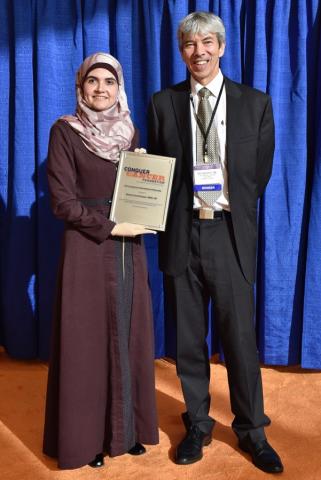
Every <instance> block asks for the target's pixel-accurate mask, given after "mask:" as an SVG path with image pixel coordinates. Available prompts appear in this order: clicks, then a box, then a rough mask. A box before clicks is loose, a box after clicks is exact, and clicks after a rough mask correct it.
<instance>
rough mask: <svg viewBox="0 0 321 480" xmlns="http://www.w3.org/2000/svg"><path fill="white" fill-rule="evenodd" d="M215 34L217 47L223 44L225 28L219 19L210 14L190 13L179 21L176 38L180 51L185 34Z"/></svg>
mask: <svg viewBox="0 0 321 480" xmlns="http://www.w3.org/2000/svg"><path fill="white" fill-rule="evenodd" d="M198 33H200V34H202V35H206V34H207V33H216V36H217V40H218V43H219V46H221V45H222V43H224V44H225V27H224V23H223V22H222V20H221V18H220V17H218V16H217V15H214V13H211V12H192V13H190V14H189V15H187V16H186V17H184V18H183V20H181V22H180V24H179V26H178V30H177V38H178V44H179V48H180V50H182V48H183V38H184V35H186V34H192V35H196V34H198Z"/></svg>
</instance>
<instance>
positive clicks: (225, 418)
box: [0, 350, 321, 480]
mask: <svg viewBox="0 0 321 480" xmlns="http://www.w3.org/2000/svg"><path fill="white" fill-rule="evenodd" d="M155 368H156V379H157V401H158V411H159V429H160V444H159V445H157V446H154V447H148V449H147V454H146V455H143V456H141V457H132V456H130V455H123V456H122V457H116V458H113V459H110V458H106V459H105V467H103V468H100V469H97V470H94V469H92V468H90V467H83V468H81V469H78V470H68V471H67V470H64V471H62V470H58V469H57V467H56V463H55V461H54V460H52V459H49V458H47V457H45V456H44V455H43V454H42V453H41V443H42V429H43V414H44V400H45V387H46V377H47V366H46V364H45V363H40V362H20V361H15V360H11V359H9V358H8V357H7V356H6V354H5V353H4V351H3V350H0V479H1V480H78V479H79V480H81V479H86V480H96V479H97V480H100V479H117V480H118V479H119V480H122V479H124V480H125V479H126V480H127V479H131V480H145V479H146V480H158V479H159V480H179V479H191V480H196V479H204V480H243V479H244V480H257V479H258V480H260V479H263V478H267V474H265V473H263V472H261V471H259V470H257V469H256V468H255V467H254V466H253V465H252V463H251V461H250V459H249V457H248V455H247V454H244V453H242V452H241V451H240V450H239V449H238V448H237V442H236V437H235V435H234V434H233V432H232V430H231V428H230V423H231V420H232V415H231V412H230V409H229V396H228V388H227V379H226V370H225V367H224V366H223V365H221V364H218V363H212V365H211V374H212V387H211V390H212V392H211V393H212V415H213V416H214V417H215V419H216V420H217V423H216V427H215V430H214V435H213V441H212V443H211V445H210V446H209V447H206V448H204V458H203V460H202V461H201V462H198V463H196V464H194V465H190V466H177V465H175V464H174V463H173V453H174V448H175V445H176V444H177V442H178V441H179V440H180V439H181V438H182V435H183V425H182V423H181V420H180V414H181V412H183V410H184V405H183V401H182V395H181V391H180V386H179V382H178V380H177V379H176V374H175V367H174V365H173V364H172V363H169V362H167V361H165V360H157V361H156V362H155ZM262 374H263V384H264V391H265V410H266V413H267V414H268V415H269V416H271V418H272V425H271V426H270V427H268V429H267V434H268V438H269V440H270V443H271V444H272V445H273V446H274V447H275V448H276V449H277V451H278V452H279V453H280V455H281V457H282V460H283V462H284V465H285V472H284V473H283V474H282V475H280V476H279V478H282V479H283V478H284V479H289V480H320V479H321V373H320V371H317V372H315V371H306V370H301V369H299V368H262ZM269 477H270V478H271V476H269Z"/></svg>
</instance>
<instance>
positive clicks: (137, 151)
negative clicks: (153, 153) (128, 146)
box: [134, 148, 147, 153]
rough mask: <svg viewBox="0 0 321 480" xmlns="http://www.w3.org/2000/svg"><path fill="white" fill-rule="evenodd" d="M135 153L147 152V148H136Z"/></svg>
mask: <svg viewBox="0 0 321 480" xmlns="http://www.w3.org/2000/svg"><path fill="white" fill-rule="evenodd" d="M134 152H135V153H147V151H146V148H135V150H134Z"/></svg>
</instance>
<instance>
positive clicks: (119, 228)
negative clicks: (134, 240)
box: [111, 222, 157, 237]
mask: <svg viewBox="0 0 321 480" xmlns="http://www.w3.org/2000/svg"><path fill="white" fill-rule="evenodd" d="M145 233H153V234H156V233H157V232H155V230H150V229H149V228H145V227H143V226H142V225H136V224H135V223H127V222H124V223H117V224H116V225H115V226H114V228H113V229H112V231H111V234H112V235H113V236H120V237H135V236H136V235H143V234H145Z"/></svg>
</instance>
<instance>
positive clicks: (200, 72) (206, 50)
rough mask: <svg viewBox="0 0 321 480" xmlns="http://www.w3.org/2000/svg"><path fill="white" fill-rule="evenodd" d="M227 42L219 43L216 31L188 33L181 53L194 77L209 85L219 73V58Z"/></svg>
mask: <svg viewBox="0 0 321 480" xmlns="http://www.w3.org/2000/svg"><path fill="white" fill-rule="evenodd" d="M224 49H225V44H223V43H222V44H221V46H220V45H219V43H218V40H217V37H216V34H215V33H206V34H204V35H203V34H196V35H193V34H186V35H184V38H183V44H182V50H181V55H182V58H183V60H184V62H185V63H186V66H187V68H188V70H189V72H190V74H191V75H192V77H193V78H194V79H195V80H196V81H197V82H199V83H201V84H202V85H207V84H208V83H209V82H210V81H211V80H213V78H214V77H215V76H216V75H217V73H218V70H219V63H220V62H219V59H220V57H222V56H223V54H224Z"/></svg>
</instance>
